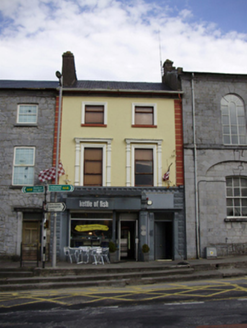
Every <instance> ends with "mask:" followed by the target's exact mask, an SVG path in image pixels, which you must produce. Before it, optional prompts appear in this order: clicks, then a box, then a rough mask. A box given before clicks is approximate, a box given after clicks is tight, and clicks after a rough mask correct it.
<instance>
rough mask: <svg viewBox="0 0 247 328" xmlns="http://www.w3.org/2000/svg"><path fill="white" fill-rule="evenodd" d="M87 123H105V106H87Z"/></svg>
mask: <svg viewBox="0 0 247 328" xmlns="http://www.w3.org/2000/svg"><path fill="white" fill-rule="evenodd" d="M85 124H104V106H85Z"/></svg>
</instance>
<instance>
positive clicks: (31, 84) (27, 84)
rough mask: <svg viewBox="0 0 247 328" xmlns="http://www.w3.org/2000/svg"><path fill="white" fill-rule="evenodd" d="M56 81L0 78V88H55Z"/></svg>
mask: <svg viewBox="0 0 247 328" xmlns="http://www.w3.org/2000/svg"><path fill="white" fill-rule="evenodd" d="M58 86H59V83H58V81H20V80H0V89H56V88H57V87H58Z"/></svg>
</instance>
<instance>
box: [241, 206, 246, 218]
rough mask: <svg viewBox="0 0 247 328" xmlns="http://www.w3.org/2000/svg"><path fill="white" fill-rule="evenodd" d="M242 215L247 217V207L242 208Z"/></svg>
mask: <svg viewBox="0 0 247 328" xmlns="http://www.w3.org/2000/svg"><path fill="white" fill-rule="evenodd" d="M242 215H243V216H247V207H242Z"/></svg>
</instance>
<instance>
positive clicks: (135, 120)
mask: <svg viewBox="0 0 247 328" xmlns="http://www.w3.org/2000/svg"><path fill="white" fill-rule="evenodd" d="M132 126H134V127H157V119H156V104H132Z"/></svg>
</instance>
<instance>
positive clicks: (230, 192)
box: [226, 188, 232, 196]
mask: <svg viewBox="0 0 247 328" xmlns="http://www.w3.org/2000/svg"><path fill="white" fill-rule="evenodd" d="M226 195H227V196H232V189H230V188H227V189H226Z"/></svg>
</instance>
